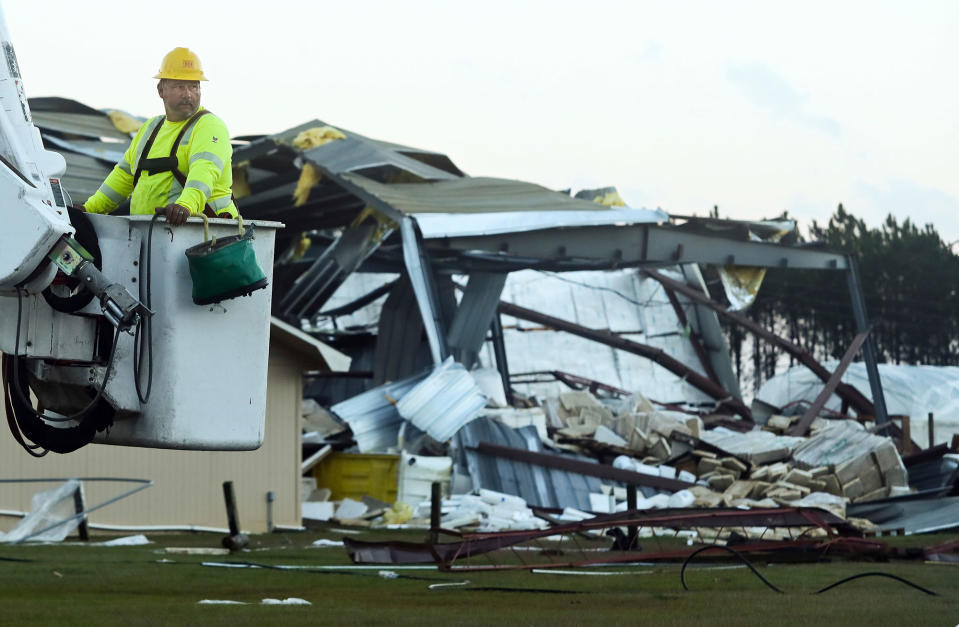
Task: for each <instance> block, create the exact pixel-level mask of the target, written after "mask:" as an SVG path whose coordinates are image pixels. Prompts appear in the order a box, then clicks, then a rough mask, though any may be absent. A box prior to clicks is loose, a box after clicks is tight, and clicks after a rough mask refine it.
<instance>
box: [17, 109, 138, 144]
mask: <svg viewBox="0 0 959 627" xmlns="http://www.w3.org/2000/svg"><path fill="white" fill-rule="evenodd" d="M32 115H33V123H34V125H36V126H37V127H38V128H40V129H43V130H50V131H57V132H58V133H64V134H66V135H80V136H82V137H89V138H92V139H100V138H101V137H104V138H107V139H111V140H114V141H118V142H125V143H129V142H130V136H129V135H127V134H126V133H121V132H120V131H118V130H117V127H115V126H114V125H113V122H111V121H110V118H108V117H107V116H106V115H105V114H104V115H88V114H85V113H59V112H58V113H52V112H49V111H34V112H32Z"/></svg>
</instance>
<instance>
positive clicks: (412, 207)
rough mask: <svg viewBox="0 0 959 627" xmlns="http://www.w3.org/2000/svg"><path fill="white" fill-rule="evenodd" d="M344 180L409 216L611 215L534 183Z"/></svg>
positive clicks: (350, 177) (347, 176) (349, 177)
mask: <svg viewBox="0 0 959 627" xmlns="http://www.w3.org/2000/svg"><path fill="white" fill-rule="evenodd" d="M342 176H343V178H344V179H346V180H347V181H349V182H351V183H353V184H355V185H357V186H359V187H361V188H362V189H363V190H365V191H366V192H367V193H370V194H372V195H373V196H376V197H377V198H379V199H380V200H381V201H383V202H385V203H387V204H389V205H391V206H392V207H394V208H395V209H397V210H399V211H402V212H403V213H407V214H410V213H490V212H502V211H547V210H551V211H563V210H572V211H589V212H603V211H607V209H606V207H603V206H602V205H597V204H596V203H591V202H586V201H584V200H579V199H576V198H571V197H570V196H568V195H566V194H562V193H559V192H554V191H552V190H549V189H546V188H545V187H541V186H539V185H536V184H534V183H526V182H523V181H515V180H511V179H497V178H486V177H475V178H461V179H453V180H449V181H438V182H435V183H399V184H393V185H386V184H383V183H378V182H376V181H373V180H371V179H368V178H366V177H365V176H361V175H357V174H343V175H342ZM637 213H640V212H637Z"/></svg>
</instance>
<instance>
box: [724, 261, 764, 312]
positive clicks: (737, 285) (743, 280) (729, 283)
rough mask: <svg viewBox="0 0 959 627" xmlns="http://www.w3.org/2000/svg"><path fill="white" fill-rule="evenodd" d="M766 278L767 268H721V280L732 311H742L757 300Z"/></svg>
mask: <svg viewBox="0 0 959 627" xmlns="http://www.w3.org/2000/svg"><path fill="white" fill-rule="evenodd" d="M765 276H766V268H756V267H753V266H724V267H722V268H719V278H720V279H721V280H722V283H723V288H724V289H725V291H726V298H727V299H728V300H729V304H730V309H732V310H733V311H742V310H743V309H746V308H747V307H749V306H750V305H752V304H753V301H754V300H756V295H757V294H759V287H760V286H761V285H762V284H763V278H764V277H765Z"/></svg>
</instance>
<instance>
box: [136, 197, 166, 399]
mask: <svg viewBox="0 0 959 627" xmlns="http://www.w3.org/2000/svg"><path fill="white" fill-rule="evenodd" d="M162 215H163V214H160V213H156V214H154V215H153V219H152V220H150V228H149V230H148V231H147V251H146V255H145V258H144V262H143V263H142V264H141V265H140V302H141V303H143V304H144V305H145V306H146V308H147V309H149V310H151V311H152V310H153V294H152V292H153V290H152V278H151V277H152V276H153V274H152V273H153V226H154V225H155V224H156V222H157V220H158V219H159V218H160V216H162ZM144 351H146V354H147V383H146V391H145V392H144V391H143V388H142V387H141V386H142V380H143V372H142V369H143V362H142V361H141V359H142V357H143V353H144ZM133 382H134V385H135V387H136V390H137V398H138V399H140V402H141V403H143V404H146V402H147V401H148V400H149V399H150V392H151V391H152V390H153V322H152V319H151V318H150V316H149V315H147V316H140V319H139V320H138V321H137V327H136V332H135V334H134V337H133Z"/></svg>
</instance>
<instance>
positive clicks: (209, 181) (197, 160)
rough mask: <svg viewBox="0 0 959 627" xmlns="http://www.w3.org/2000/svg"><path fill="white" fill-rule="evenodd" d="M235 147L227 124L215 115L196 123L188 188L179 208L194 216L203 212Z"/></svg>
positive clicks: (191, 142)
mask: <svg viewBox="0 0 959 627" xmlns="http://www.w3.org/2000/svg"><path fill="white" fill-rule="evenodd" d="M232 159H233V147H232V146H231V145H230V134H229V132H228V131H227V128H226V124H224V123H223V121H222V120H220V118H218V117H216V116H214V115H205V116H203V117H201V118H200V119H199V120H197V122H196V128H195V129H194V130H193V135H192V137H191V139H190V155H189V165H188V171H187V174H186V185H184V188H183V192H182V193H181V194H180V197H179V198H178V199H177V201H176V204H178V205H180V206H182V207H186V208H187V209H189V210H190V213H191V214H192V215H199V214H200V213H202V211H203V207H204V206H205V205H206V203H207V201H208V200H209V198H210V196H211V195H212V194H213V190H214V188H215V186H216V183H217V181H218V180H219V179H220V176H221V175H222V174H223V170H224V169H225V168H229V167H231V164H230V162H231V160H232Z"/></svg>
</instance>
